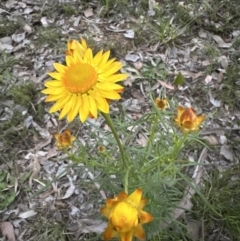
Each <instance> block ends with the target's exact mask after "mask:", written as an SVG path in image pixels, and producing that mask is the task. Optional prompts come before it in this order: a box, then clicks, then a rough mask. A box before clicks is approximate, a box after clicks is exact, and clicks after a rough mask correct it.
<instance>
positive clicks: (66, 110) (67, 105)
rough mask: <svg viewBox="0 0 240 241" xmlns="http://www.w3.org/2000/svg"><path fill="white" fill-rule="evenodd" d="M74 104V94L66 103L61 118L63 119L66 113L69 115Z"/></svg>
mask: <svg viewBox="0 0 240 241" xmlns="http://www.w3.org/2000/svg"><path fill="white" fill-rule="evenodd" d="M73 104H74V98H73V96H71V97H70V98H69V100H68V102H66V103H65V105H64V106H63V109H62V111H61V113H60V115H59V119H60V120H61V119H62V118H63V117H64V116H65V115H67V114H68V113H69V111H70V110H71V107H72V105H73Z"/></svg>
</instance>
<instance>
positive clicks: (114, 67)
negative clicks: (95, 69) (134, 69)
mask: <svg viewBox="0 0 240 241" xmlns="http://www.w3.org/2000/svg"><path fill="white" fill-rule="evenodd" d="M121 68H122V64H121V63H120V62H115V63H114V64H112V65H111V67H109V68H108V71H105V72H104V73H102V77H103V78H106V77H108V76H110V75H112V74H114V73H116V72H117V71H118V70H120V69H121Z"/></svg>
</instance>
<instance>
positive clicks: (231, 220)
mask: <svg viewBox="0 0 240 241" xmlns="http://www.w3.org/2000/svg"><path fill="white" fill-rule="evenodd" d="M202 192H203V195H204V196H205V197H206V198H207V200H208V203H209V205H211V206H212V207H213V208H214V210H216V212H213V209H210V208H209V207H208V206H206V205H205V204H204V203H203V202H202V200H201V198H200V197H199V196H198V195H195V196H194V199H193V200H194V208H193V211H194V214H195V216H196V218H197V219H201V220H205V221H204V230H205V231H206V233H208V232H209V233H211V232H213V231H215V230H216V229H220V232H223V233H228V234H230V235H231V236H232V237H233V240H238V238H239V236H240V198H239V197H240V179H239V168H238V167H234V168H230V169H228V170H227V171H224V172H222V173H219V171H218V170H215V171H213V172H212V173H211V174H210V178H209V179H208V180H206V181H205V182H204V188H203V190H202ZM216 213H218V214H219V215H217V214H216Z"/></svg>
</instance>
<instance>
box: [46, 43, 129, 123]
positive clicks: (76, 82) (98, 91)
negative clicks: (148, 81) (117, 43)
mask: <svg viewBox="0 0 240 241" xmlns="http://www.w3.org/2000/svg"><path fill="white" fill-rule="evenodd" d="M109 56H110V51H107V52H105V53H103V51H102V50H101V51H99V52H98V53H97V54H96V55H95V56H93V53H92V50H91V49H90V48H89V47H88V46H87V43H86V41H85V40H84V39H82V41H81V43H79V42H78V41H76V40H71V41H69V42H68V49H67V51H66V66H65V65H62V64H59V63H54V64H53V66H54V68H55V69H56V72H51V73H49V75H50V76H51V77H52V80H48V81H47V82H46V83H45V86H46V89H44V90H43V91H42V93H44V94H47V95H48V96H47V98H46V100H45V101H46V102H56V103H55V104H54V105H53V106H52V107H51V108H50V110H49V112H50V113H53V112H56V111H61V112H60V115H59V119H62V118H63V117H65V116H67V120H68V121H69V122H71V121H72V120H73V119H74V118H75V117H76V116H77V115H79V117H80V120H81V121H82V122H85V121H86V119H87V117H88V116H90V117H93V118H97V116H98V110H99V111H102V112H104V113H109V100H118V99H120V98H121V97H120V95H119V93H121V92H122V91H123V87H122V86H121V85H118V84H116V83H117V82H119V81H122V80H124V79H126V78H127V75H126V74H121V73H118V71H119V70H120V69H121V68H122V64H121V63H120V62H118V61H115V59H109Z"/></svg>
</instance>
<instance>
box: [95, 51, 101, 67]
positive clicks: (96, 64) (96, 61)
mask: <svg viewBox="0 0 240 241" xmlns="http://www.w3.org/2000/svg"><path fill="white" fill-rule="evenodd" d="M102 53H103V51H102V50H101V51H99V52H98V53H97V54H96V55H95V56H94V58H93V63H94V64H95V66H98V65H99V63H100V62H101V60H102Z"/></svg>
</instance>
